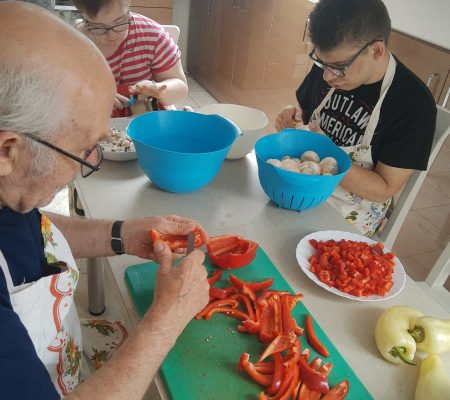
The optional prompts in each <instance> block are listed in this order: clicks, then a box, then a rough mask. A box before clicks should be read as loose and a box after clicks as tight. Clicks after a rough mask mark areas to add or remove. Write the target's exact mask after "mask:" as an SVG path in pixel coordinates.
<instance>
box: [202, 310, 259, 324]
mask: <svg viewBox="0 0 450 400" xmlns="http://www.w3.org/2000/svg"><path fill="white" fill-rule="evenodd" d="M215 313H221V314H226V315H228V316H229V317H233V318H236V319H239V320H241V321H245V320H247V319H250V317H249V316H248V314H246V313H244V312H242V311H239V310H236V309H234V308H230V307H214V308H212V309H211V310H209V311H208V313H207V314H206V315H205V319H210V318H211V317H212V316H213V314H215Z"/></svg>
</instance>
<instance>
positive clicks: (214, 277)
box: [208, 269, 223, 286]
mask: <svg viewBox="0 0 450 400" xmlns="http://www.w3.org/2000/svg"><path fill="white" fill-rule="evenodd" d="M222 275H223V271H222V270H221V269H216V270H215V271H214V272H213V273H212V274H211V275H210V276H208V283H209V286H213V285H214V284H215V283H216V282H219V281H220V280H221V279H222Z"/></svg>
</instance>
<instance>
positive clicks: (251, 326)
mask: <svg viewBox="0 0 450 400" xmlns="http://www.w3.org/2000/svg"><path fill="white" fill-rule="evenodd" d="M260 329H261V326H260V323H259V322H255V321H252V320H251V319H248V320H246V321H243V322H242V325H238V327H237V330H238V331H239V332H243V333H250V334H251V335H254V334H256V333H258V332H259V331H260Z"/></svg>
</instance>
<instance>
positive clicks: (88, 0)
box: [73, 0, 188, 116]
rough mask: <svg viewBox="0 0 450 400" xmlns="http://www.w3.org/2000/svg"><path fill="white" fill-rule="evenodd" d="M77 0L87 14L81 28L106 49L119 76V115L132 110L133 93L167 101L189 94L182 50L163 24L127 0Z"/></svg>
mask: <svg viewBox="0 0 450 400" xmlns="http://www.w3.org/2000/svg"><path fill="white" fill-rule="evenodd" d="M73 3H74V5H75V6H76V7H77V9H78V10H79V12H80V14H81V16H82V19H81V20H79V21H77V23H76V28H77V29H78V30H79V31H81V32H83V33H84V34H85V35H86V36H87V37H88V38H89V39H90V40H92V41H93V42H94V43H95V45H96V46H97V47H98V48H99V50H100V51H101V52H102V53H103V55H104V56H105V58H106V60H107V61H108V63H109V66H110V68H111V71H112V73H113V75H114V77H115V79H116V84H117V88H118V91H117V94H116V96H115V102H114V104H115V108H116V110H115V112H116V115H115V116H126V115H123V111H127V109H128V107H127V105H128V101H129V95H135V94H142V95H145V96H149V97H152V98H155V99H157V100H158V102H159V103H160V104H161V105H170V104H173V103H175V102H177V101H179V100H182V99H183V98H184V97H185V96H186V95H187V91H188V86H187V82H186V76H185V75H184V72H183V67H182V65H181V59H180V50H179V48H178V46H177V45H176V44H175V43H174V41H173V40H172V38H171V37H170V36H169V34H168V33H167V32H166V31H165V30H164V28H163V27H162V26H161V25H160V24H158V23H157V22H156V21H153V20H151V19H150V18H147V17H145V16H142V15H139V14H135V13H132V12H130V11H129V5H128V1H127V0H93V1H92V0H74V1H73ZM120 111H122V113H120ZM117 114H119V115H117Z"/></svg>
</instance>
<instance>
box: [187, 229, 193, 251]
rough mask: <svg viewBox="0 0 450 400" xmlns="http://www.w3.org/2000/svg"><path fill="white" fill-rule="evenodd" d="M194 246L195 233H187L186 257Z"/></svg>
mask: <svg viewBox="0 0 450 400" xmlns="http://www.w3.org/2000/svg"><path fill="white" fill-rule="evenodd" d="M194 245H195V233H194V232H189V233H188V236H187V248H186V255H188V254H189V253H190V252H191V251H192V250H194Z"/></svg>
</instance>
